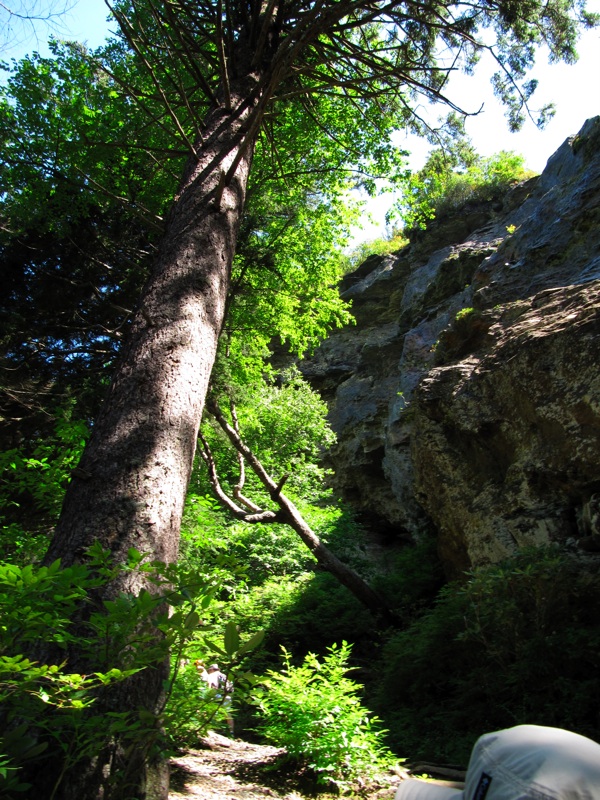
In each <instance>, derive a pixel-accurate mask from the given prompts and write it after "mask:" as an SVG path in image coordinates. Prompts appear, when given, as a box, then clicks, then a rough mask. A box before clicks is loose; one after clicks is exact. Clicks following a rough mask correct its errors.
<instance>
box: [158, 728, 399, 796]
mask: <svg viewBox="0 0 600 800" xmlns="http://www.w3.org/2000/svg"><path fill="white" fill-rule="evenodd" d="M203 745H204V746H203V748H202V749H201V750H190V751H188V752H187V753H185V754H182V755H181V756H178V757H175V758H173V759H172V761H171V789H170V792H169V800H306V799H307V798H310V800H333V799H334V798H337V800H339V798H340V795H331V794H323V793H319V794H316V793H315V788H314V784H313V783H312V781H310V780H309V779H308V778H307V776H306V775H303V774H301V773H298V772H297V771H292V770H291V769H289V768H287V767H285V766H284V767H280V768H278V767H277V766H275V765H276V763H277V761H278V759H279V758H280V756H281V755H282V754H283V752H284V751H283V750H281V749H280V748H277V747H269V746H268V745H261V744H253V743H251V742H244V741H241V740H239V739H228V738H226V737H225V736H220V735H219V734H217V733H210V734H208V736H207V737H206V738H205V739H204V740H203ZM402 774H403V770H402V769H398V772H397V773H390V774H389V776H386V777H385V778H384V779H382V782H381V783H377V784H372V785H368V786H364V787H357V789H356V791H354V792H353V793H352V795H351V796H353V797H357V798H365V800H367V799H368V800H393V797H394V793H395V791H396V789H397V788H398V783H399V782H400V779H401V777H402Z"/></svg>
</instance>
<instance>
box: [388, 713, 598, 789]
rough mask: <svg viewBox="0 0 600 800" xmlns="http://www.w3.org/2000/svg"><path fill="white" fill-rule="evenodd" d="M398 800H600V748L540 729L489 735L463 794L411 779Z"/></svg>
mask: <svg viewBox="0 0 600 800" xmlns="http://www.w3.org/2000/svg"><path fill="white" fill-rule="evenodd" d="M395 800H600V744H597V743H596V742H593V741H592V740H591V739H586V737H585V736H580V735H579V734H578V733H572V732H571V731H564V730H561V729H560V728H542V727H540V726H538V725H518V726H517V727H516V728H507V729H506V730H503V731H497V732H496V733H487V734H485V736H481V737H480V738H479V739H478V740H477V742H476V744H475V747H474V748H473V752H472V753H471V760H470V761H469V768H468V770H467V775H466V779H465V788H464V791H463V790H461V789H451V788H449V787H447V786H439V785H436V784H434V783H428V782H426V781H420V780H417V779H410V780H407V781H403V782H402V783H401V784H400V788H399V789H398V791H397V792H396V798H395Z"/></svg>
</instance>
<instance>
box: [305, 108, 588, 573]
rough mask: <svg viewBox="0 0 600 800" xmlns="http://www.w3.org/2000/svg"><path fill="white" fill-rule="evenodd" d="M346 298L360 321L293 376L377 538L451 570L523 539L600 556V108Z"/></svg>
mask: <svg viewBox="0 0 600 800" xmlns="http://www.w3.org/2000/svg"><path fill="white" fill-rule="evenodd" d="M341 291H342V293H343V296H344V297H346V298H348V299H351V300H352V305H353V312H354V315H355V317H356V325H355V326H353V327H348V328H345V329H343V330H341V331H339V332H336V333H334V334H333V335H332V336H331V337H330V338H329V339H327V340H326V341H325V342H324V343H323V345H322V346H321V348H320V349H319V350H318V351H317V352H316V353H315V355H314V357H313V358H311V359H310V360H307V361H306V362H304V363H303V365H302V370H303V372H304V374H305V376H306V377H307V378H308V379H309V380H310V381H311V382H312V383H313V385H314V386H315V387H316V388H318V389H319V391H320V392H321V393H322V394H323V396H324V397H325V398H326V399H327V400H328V402H329V405H330V419H331V423H332V426H333V428H334V430H335V431H336V433H337V435H338V444H337V445H336V447H335V448H334V449H333V451H332V452H331V454H330V457H331V462H332V464H333V466H334V468H335V476H336V477H335V481H336V485H337V488H338V490H339V491H340V492H341V493H342V494H343V495H344V496H345V497H346V498H347V499H348V500H349V501H350V502H351V503H353V504H354V505H355V507H357V508H358V509H359V510H361V511H362V512H364V514H365V515H366V516H368V518H369V519H370V520H371V523H372V524H375V527H377V528H378V529H379V530H380V532H384V533H385V534H386V535H389V536H393V537H402V538H409V539H412V540H415V539H419V537H421V536H423V535H424V533H426V532H428V531H429V532H433V533H434V534H435V535H436V536H437V539H438V544H439V552H440V555H441V556H442V559H443V562H444V564H445V567H446V570H447V573H448V575H449V576H451V577H453V576H456V575H458V574H460V573H461V572H462V571H463V570H465V569H469V568H470V567H472V566H477V565H481V564H485V563H489V562H495V561H498V560H499V559H501V558H503V557H505V556H507V555H509V554H511V553H513V552H515V551H516V550H517V549H520V548H522V547H524V546H527V545H540V544H544V543H548V542H553V541H561V542H567V543H569V546H571V547H572V548H573V550H574V551H577V552H582V551H586V552H587V551H590V550H596V549H600V546H599V545H600V458H599V456H600V117H596V118H594V119H592V120H589V121H588V122H587V123H586V124H585V125H584V127H583V128H582V130H581V131H580V133H579V134H578V135H577V136H574V137H573V138H571V139H569V140H567V141H566V142H565V143H564V144H563V145H562V146H561V147H560V148H559V150H558V151H557V152H556V153H555V155H554V156H553V157H552V158H551V159H550V160H549V161H548V164H547V167H546V169H545V171H544V172H543V174H542V175H541V176H539V177H538V178H534V179H532V180H530V181H528V182H526V183H524V184H522V185H519V186H517V187H515V188H514V189H513V190H512V191H511V192H510V193H509V194H508V195H507V196H506V197H505V198H504V201H503V202H502V203H496V204H495V205H493V204H490V205H489V206H487V207H468V206H467V207H465V208H463V209H462V210H461V212H460V213H459V214H456V215H454V217H451V218H448V219H445V220H441V221H439V222H436V223H434V224H433V225H431V226H430V228H429V229H428V230H427V231H426V232H425V234H424V235H422V236H420V237H418V238H417V240H416V241H413V242H411V244H410V245H409V246H408V247H406V248H405V249H403V250H402V251H400V252H398V253H396V254H394V255H390V256H386V257H371V258H369V259H367V261H365V262H364V263H363V264H362V265H361V266H360V268H359V269H358V270H357V271H356V272H354V273H353V274H351V275H349V276H347V277H346V278H345V279H344V282H343V284H342V286H341ZM590 557H594V556H590ZM598 557H600V556H598Z"/></svg>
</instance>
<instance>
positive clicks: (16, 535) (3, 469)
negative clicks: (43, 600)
mask: <svg viewBox="0 0 600 800" xmlns="http://www.w3.org/2000/svg"><path fill="white" fill-rule="evenodd" d="M56 417H57V420H56V423H55V425H54V432H53V435H51V436H47V437H45V438H44V439H38V440H34V441H33V442H29V443H25V444H24V445H23V446H22V447H20V448H12V449H11V450H5V451H4V452H3V453H0V474H1V475H2V478H1V479H0V508H1V509H2V510H1V511H0V557H2V558H16V559H18V560H24V561H26V560H28V559H31V558H33V557H35V556H39V555H41V553H42V552H43V550H44V549H45V547H46V546H47V539H46V535H47V531H48V528H49V526H50V525H51V524H52V523H53V522H54V521H55V520H56V519H57V517H58V513H59V512H60V507H61V504H62V499H63V494H64V491H65V488H66V485H67V482H68V480H69V477H70V474H71V471H72V470H73V469H74V468H75V467H76V465H77V463H78V461H79V458H80V456H81V452H82V450H83V446H84V445H85V441H86V439H87V436H88V426H87V425H86V424H85V423H84V422H82V421H79V420H73V419H71V408H70V407H69V406H67V407H66V408H65V409H61V410H60V411H59V412H58V413H57V415H56Z"/></svg>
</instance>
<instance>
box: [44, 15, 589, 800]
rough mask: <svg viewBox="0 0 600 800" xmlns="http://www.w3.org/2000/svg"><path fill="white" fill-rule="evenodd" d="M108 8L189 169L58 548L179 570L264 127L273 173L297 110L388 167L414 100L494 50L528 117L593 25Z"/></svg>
mask: <svg viewBox="0 0 600 800" xmlns="http://www.w3.org/2000/svg"><path fill="white" fill-rule="evenodd" d="M111 9H112V12H113V14H114V16H115V18H116V20H117V21H118V23H119V26H120V30H121V37H120V39H119V40H118V41H116V42H114V43H113V44H112V45H110V46H109V47H108V48H107V49H106V51H105V52H104V53H103V55H102V57H101V59H100V61H99V63H98V69H100V70H102V72H103V73H104V74H105V75H106V76H107V80H108V81H109V82H110V85H111V87H112V88H113V91H115V92H117V93H120V94H121V95H122V97H123V99H124V102H125V103H127V104H129V105H130V106H135V107H136V108H138V109H142V110H144V111H145V112H147V114H148V117H147V121H146V124H147V125H152V126H160V127H161V128H163V129H165V130H166V131H167V132H168V134H169V136H170V137H171V139H172V141H173V142H174V143H176V146H177V147H178V148H179V149H180V151H183V152H185V154H186V156H187V163H186V166H185V168H184V170H183V175H182V178H181V181H180V185H179V189H178V191H177V192H176V194H175V197H174V199H173V203H172V206H171V209H170V211H169V213H168V215H167V216H166V218H165V219H164V220H161V224H162V225H163V228H164V231H163V237H162V242H161V245H160V248H159V252H158V255H157V258H156V261H155V265H154V269H153V271H152V274H151V276H150V278H149V280H148V282H147V284H146V286H145V288H144V290H143V292H142V296H141V298H140V301H139V307H138V310H137V312H136V314H135V316H134V319H133V322H132V325H131V328H130V331H129V335H128V339H127V342H126V343H125V344H124V346H123V348H122V349H121V352H120V358H119V363H118V366H117V369H116V371H115V374H114V377H113V382H112V385H111V388H110V391H109V393H108V396H107V399H106V401H105V404H104V406H103V410H102V412H101V413H100V416H99V418H98V420H97V421H96V423H95V425H94V429H93V433H92V436H91V438H90V441H89V443H88V446H87V448H86V450H85V452H84V455H83V458H82V461H81V464H80V468H79V469H78V470H77V473H76V476H74V478H73V481H72V483H71V485H70V487H69V490H68V492H67V495H66V498H65V503H64V507H63V511H62V515H61V518H60V521H59V524H58V526H57V528H56V532H55V536H54V540H53V542H52V544H51V546H50V549H49V552H48V555H47V560H48V561H52V560H54V559H55V558H62V559H63V561H64V562H65V563H67V564H68V563H72V562H73V561H76V560H78V559H82V558H84V553H85V550H86V548H87V547H88V546H89V545H90V544H91V543H92V542H93V541H95V540H100V541H101V542H102V543H103V544H104V545H105V546H106V547H108V548H110V549H111V550H112V552H113V554H114V555H115V557H116V558H117V559H118V560H124V559H125V556H126V553H127V551H128V549H129V548H131V547H136V548H137V549H138V550H140V551H143V552H148V553H150V554H151V555H152V556H153V557H155V558H159V559H162V560H164V561H167V562H170V561H173V560H174V559H175V558H176V556H177V546H178V537H179V523H180V518H181V513H182V508H183V499H184V495H185V489H186V486H187V483H188V479H189V475H190V470H191V465H192V460H193V456H194V451H195V445H196V439H197V433H198V425H199V422H200V418H201V415H202V410H203V406H204V400H205V396H206V392H207V388H208V384H209V380H210V375H211V369H212V365H213V362H214V359H215V354H216V350H217V344H218V340H219V336H220V333H221V330H222V327H223V322H224V316H225V313H226V300H227V295H228V289H229V288H230V279H231V269H232V261H233V256H234V252H235V247H236V240H237V237H238V232H239V229H240V224H241V221H242V214H243V210H244V204H245V198H246V187H247V181H248V176H249V173H250V169H251V164H252V157H253V153H254V149H255V145H256V142H257V139H258V137H259V134H260V133H261V131H262V132H263V135H264V136H265V137H266V139H267V140H268V141H269V142H270V143H271V151H272V159H273V170H274V171H275V172H276V171H277V164H278V162H279V161H280V154H279V148H280V144H279V142H278V139H277V131H278V126H279V124H280V120H281V119H282V117H283V116H285V115H286V113H289V112H290V109H296V111H298V110H299V109H300V110H301V111H302V114H303V115H304V116H305V118H306V119H310V120H311V121H312V123H314V125H315V126H316V127H317V128H318V129H319V130H322V131H325V132H326V133H327V135H328V136H329V137H330V139H331V141H333V142H337V143H339V144H340V149H339V152H342V151H344V150H345V151H346V152H347V157H348V160H349V161H354V163H356V164H359V163H361V162H364V161H365V160H366V161H368V160H370V159H371V160H373V161H375V162H377V163H379V164H383V163H385V161H386V157H389V154H390V147H389V134H390V132H391V130H392V127H393V124H395V125H396V126H400V127H402V126H407V125H413V126H414V127H415V128H417V129H419V128H422V125H421V123H420V121H419V119H418V112H417V108H418V102H419V98H426V99H433V100H437V101H441V102H443V103H446V104H447V105H448V106H450V107H452V108H456V106H455V105H454V104H453V103H452V101H451V99H450V98H448V97H447V96H446V95H445V87H446V83H447V80H448V78H449V76H450V74H451V73H452V71H453V70H455V69H458V68H461V67H462V68H466V69H469V70H470V69H473V68H474V66H475V64H476V61H477V58H478V56H479V55H480V54H481V52H482V51H483V50H489V51H490V52H492V53H493V54H494V56H495V57H496V60H497V63H498V73H497V75H496V77H495V89H496V92H497V93H498V95H499V96H500V97H501V98H502V100H503V101H504V102H505V103H506V104H507V107H508V111H509V123H510V124H511V126H513V127H516V126H518V125H519V123H520V121H521V119H522V116H523V113H524V110H525V109H526V106H527V101H528V100H529V98H530V96H531V94H532V92H533V90H534V88H535V85H534V83H533V82H524V83H521V81H522V79H524V77H525V72H526V70H527V68H528V67H530V66H531V64H532V63H533V59H534V53H535V48H536V45H538V44H540V43H542V42H545V43H547V44H548V46H549V47H550V51H551V54H552V56H553V57H554V58H556V59H559V58H562V59H565V60H567V61H569V60H573V59H574V58H575V42H576V36H577V29H578V26H579V25H580V24H583V25H590V24H593V23H594V22H595V20H594V18H593V17H592V16H591V15H589V14H587V13H586V12H585V4H584V2H580V0H550V2H545V3H542V2H539V0H528V2H514V0H498V1H497V2H496V1H495V0H479V2H475V3H468V4H467V3H464V4H463V3H430V2H425V3H424V2H398V1H396V0H388V1H387V2H386V1H385V0H377V1H376V2H359V1H358V0H310V1H307V0H211V1H207V2H202V1H199V0H167V1H166V2H163V3H156V2H154V0H122V1H121V2H117V3H115V4H114V5H113V6H112V7H111ZM491 40H493V41H492V43H490V42H491ZM82 106H83V107H82V113H85V104H82ZM392 123H393V124H392ZM295 143H296V146H298V147H299V151H298V153H297V159H296V170H297V173H298V174H301V172H302V169H303V160H306V164H307V167H306V168H308V169H311V170H312V169H321V170H323V169H328V168H330V167H331V164H322V165H320V166H319V165H316V164H315V160H316V159H315V153H314V152H312V147H313V145H312V143H311V141H310V140H302V130H299V131H298V136H297V138H296V139H295ZM83 144H84V143H83ZM122 144H123V147H124V148H126V146H127V143H126V142H123V143H122ZM84 146H85V144H84ZM174 146H175V145H174ZM317 155H318V154H317ZM392 160H393V159H392ZM334 166H341V165H334ZM294 179H295V178H294V176H293V175H292V176H290V180H294ZM136 580H137V578H135V577H134V574H133V573H130V574H127V573H122V576H121V578H120V582H119V584H118V585H113V586H112V587H111V589H110V591H111V592H112V593H115V592H118V591H119V590H125V591H137V590H138V589H139V588H140V587H139V585H138V584H137V583H136V582H135V581H136ZM160 678H161V675H160V670H157V671H156V675H155V678H154V679H152V680H150V679H149V678H148V677H147V676H145V674H144V675H142V676H141V677H140V676H136V678H135V679H134V681H135V680H137V684H136V685H132V686H131V687H130V688H129V689H128V688H127V687H123V686H122V687H120V689H119V690H118V691H119V694H118V695H117V696H114V697H113V698H112V700H110V701H109V702H107V708H114V707H120V708H125V709H126V708H129V707H135V706H136V705H139V704H140V703H142V704H144V705H145V706H146V708H147V709H148V711H150V712H152V711H153V709H154V708H155V707H156V706H157V698H158V696H159V695H160V692H161V680H160ZM118 763H119V760H118V758H116V756H115V752H114V750H113V751H110V750H107V752H106V753H102V754H100V755H99V756H98V757H97V758H95V759H94V760H93V763H90V764H89V765H88V769H86V768H85V766H80V767H79V768H78V772H79V774H78V776H77V789H75V781H72V782H71V781H70V780H69V779H67V780H65V781H64V783H63V790H62V794H63V797H70V796H74V794H75V792H77V794H78V796H85V797H89V798H92V797H100V796H102V797H108V794H105V793H104V789H103V788H102V787H101V785H102V784H103V783H105V780H106V774H107V772H109V771H110V768H112V767H114V766H115V765H117V766H118ZM109 765H110V766H109ZM147 767H148V765H145V766H144V765H140V767H139V775H138V776H137V777H138V784H139V785H138V790H137V793H135V796H137V797H164V796H165V792H166V789H165V786H164V783H162V782H161V781H160V780H154V779H153V778H152V776H151V775H150V773H149V772H147V769H146V768H147ZM153 787H154V788H153Z"/></svg>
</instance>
